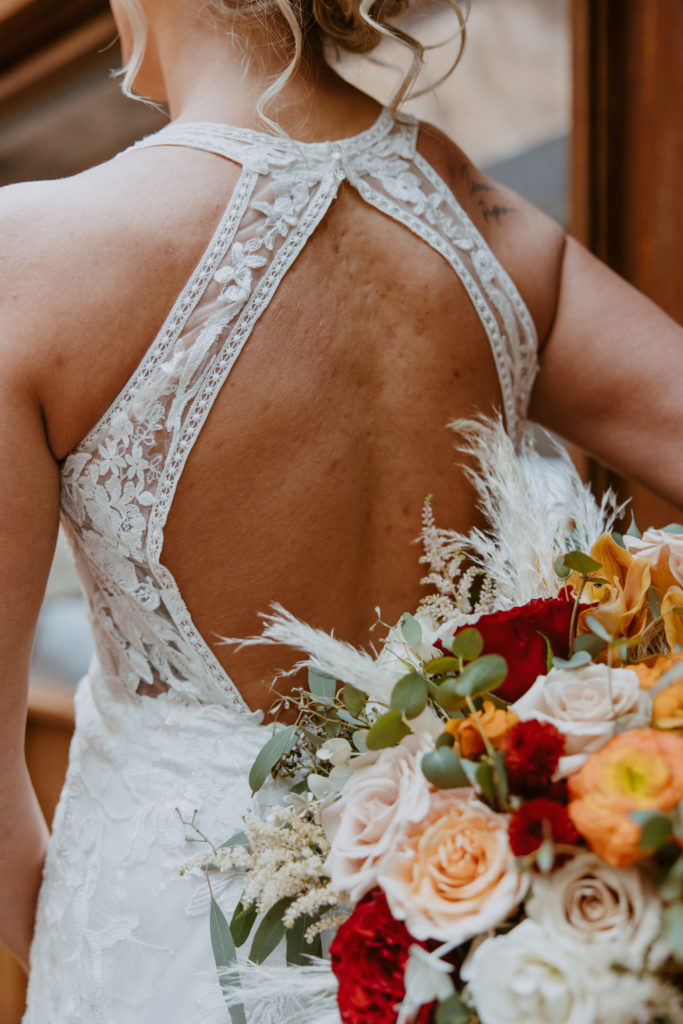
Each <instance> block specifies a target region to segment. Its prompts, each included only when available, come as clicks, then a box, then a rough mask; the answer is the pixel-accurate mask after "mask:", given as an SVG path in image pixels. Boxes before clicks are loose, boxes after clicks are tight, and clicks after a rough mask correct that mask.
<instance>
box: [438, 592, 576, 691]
mask: <svg viewBox="0 0 683 1024" xmlns="http://www.w3.org/2000/svg"><path fill="white" fill-rule="evenodd" d="M573 607H574V599H573V598H570V597H566V596H564V595H562V596H560V597H549V598H538V599H537V600H536V601H529V603H528V604H525V605H522V606H521V607H519V608H509V609H508V610H507V611H505V612H491V614H490V615H482V616H481V618H479V619H477V621H476V622H475V623H474V625H475V628H476V629H478V630H479V632H480V633H481V635H482V637H483V639H484V651H483V653H484V654H500V655H502V657H503V658H505V660H506V661H507V664H508V675H507V678H506V679H505V681H504V682H503V683H502V684H501V685H500V686H499V687H498V689H497V690H496V694H497V695H498V696H499V697H502V698H503V700H509V701H515V700H518V699H519V698H520V697H521V696H522V695H523V694H525V693H526V691H527V690H528V689H529V687H530V686H531V685H532V684H533V683H534V682H535V681H536V679H537V678H538V676H542V675H545V673H546V672H547V664H548V661H547V657H548V649H547V645H546V642H545V639H544V637H547V638H548V642H549V643H550V646H551V648H552V651H553V654H556V655H557V656H558V657H560V658H566V657H568V655H569V630H570V627H571V618H572V609H573ZM462 628H463V629H464V628H466V627H462ZM459 632H460V630H459V629H458V630H456V632H455V634H454V636H457V635H458V633H459Z"/></svg>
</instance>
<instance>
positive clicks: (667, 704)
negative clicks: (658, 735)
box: [652, 679, 683, 730]
mask: <svg viewBox="0 0 683 1024" xmlns="http://www.w3.org/2000/svg"><path fill="white" fill-rule="evenodd" d="M652 724H653V725H654V727H655V729H682V730H683V679H678V680H677V681H676V682H675V683H672V684H671V686H667V688H666V690H662V692H661V693H658V694H657V696H656V697H655V699H654V701H653V702H652Z"/></svg>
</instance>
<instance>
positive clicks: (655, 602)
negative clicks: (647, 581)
mask: <svg viewBox="0 0 683 1024" xmlns="http://www.w3.org/2000/svg"><path fill="white" fill-rule="evenodd" d="M647 603H648V605H649V608H650V614H651V615H652V618H653V619H659V618H661V615H662V609H661V607H660V604H659V598H658V597H657V591H656V590H655V588H654V587H650V589H649V590H648V592H647Z"/></svg>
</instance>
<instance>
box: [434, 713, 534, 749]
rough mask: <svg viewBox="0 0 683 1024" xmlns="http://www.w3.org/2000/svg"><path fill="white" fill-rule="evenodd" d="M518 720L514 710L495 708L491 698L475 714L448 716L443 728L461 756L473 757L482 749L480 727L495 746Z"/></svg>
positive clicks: (482, 742)
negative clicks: (451, 737) (455, 744)
mask: <svg viewBox="0 0 683 1024" xmlns="http://www.w3.org/2000/svg"><path fill="white" fill-rule="evenodd" d="M518 721H519V718H518V717H517V715H516V714H515V713H514V711H508V710H507V708H497V707H496V705H495V704H494V703H493V701H492V700H485V701H484V706H483V707H482V708H481V709H480V710H479V711H477V712H476V714H475V715H467V717H466V718H449V719H448V721H447V722H446V724H445V725H444V729H445V731H446V732H449V733H450V734H451V736H454V737H455V740H456V742H457V744H458V746H459V747H460V753H461V755H462V756H463V757H474V756H476V755H477V754H481V752H482V751H483V750H484V740H483V739H482V735H481V730H482V729H483V731H484V732H485V733H486V736H487V737H488V739H490V740H491V743H492V744H493V746H494V747H495V746H497V745H498V744H499V743H500V741H501V740H502V738H503V737H504V736H505V735H507V733H509V731H510V729H511V728H512V727H513V725H517V722H518Z"/></svg>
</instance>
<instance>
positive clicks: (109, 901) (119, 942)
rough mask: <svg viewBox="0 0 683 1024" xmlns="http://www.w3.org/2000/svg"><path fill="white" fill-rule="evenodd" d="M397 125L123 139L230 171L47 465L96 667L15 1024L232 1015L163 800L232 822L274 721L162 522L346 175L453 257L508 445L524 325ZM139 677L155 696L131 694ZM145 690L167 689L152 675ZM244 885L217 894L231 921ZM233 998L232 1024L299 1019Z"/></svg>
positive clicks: (189, 130) (521, 405) (458, 213)
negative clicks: (232, 377)
mask: <svg viewBox="0 0 683 1024" xmlns="http://www.w3.org/2000/svg"><path fill="white" fill-rule="evenodd" d="M416 136H417V128H416V125H415V123H414V122H413V121H411V120H408V119H401V120H399V119H396V118H394V116H393V115H392V114H391V113H389V112H388V111H384V112H383V113H382V115H381V116H380V118H379V120H378V121H377V122H376V123H375V125H374V126H373V127H372V128H370V129H369V130H368V131H366V132H363V133H361V134H360V135H357V136H355V137H353V138H350V139H343V140H341V141H338V142H325V143H314V144H301V143H298V142H295V141H291V140H287V139H284V140H283V139H275V138H272V137H270V136H267V135H263V134H261V133H259V132H251V131H244V130H239V129H235V128H230V127H225V126H221V125H209V124H175V125H171V126H169V127H168V128H166V129H164V130H163V131H161V132H159V133H158V134H156V135H154V136H152V137H151V138H149V139H147V140H143V141H142V142H141V143H139V144H138V145H139V146H150V145H152V146H156V145H181V146H192V147H196V148H199V149H203V150H209V151H211V152H214V153H217V154H219V155H222V156H224V157H226V158H228V159H230V160H233V161H235V162H236V163H238V164H240V165H241V168H242V171H241V176H240V179H239V182H238V185H237V187H236V188H235V190H234V192H233V194H232V196H231V199H230V202H229V203H228V206H227V209H226V211H225V213H224V216H223V217H222V220H221V222H220V224H219V225H218V227H217V229H216V231H215V233H214V236H213V238H212V240H211V242H210V244H209V246H208V247H207V249H206V252H205V253H204V255H203V257H202V258H201V260H200V262H199V264H198V266H197V268H196V269H195V271H194V273H193V274H192V277H191V278H190V280H189V281H188V283H187V285H186V287H185V288H184V289H183V291H182V293H181V295H180V296H179V298H178V300H177V301H176V303H175V305H174V307H173V309H172V311H171V313H170V314H169V316H168V318H167V321H166V323H165V324H164V326H163V328H162V330H161V331H160V332H159V334H158V336H157V338H156V339H155V340H154V342H153V344H152V345H151V347H150V348H149V350H148V351H147V353H146V355H145V356H144V358H143V360H142V362H141V363H140V365H139V367H138V369H137V370H136V371H135V373H134V374H133V376H132V377H131V379H130V380H129V382H128V383H127V384H126V386H125V387H124V388H123V390H122V391H121V393H120V395H119V396H118V397H117V398H116V399H115V401H114V402H113V404H112V405H111V407H110V409H109V410H108V412H107V413H106V414H105V415H104V416H103V418H102V419H101V420H100V422H99V423H98V424H97V425H96V426H95V427H94V428H93V430H91V431H90V433H89V434H88V435H87V437H85V438H84V439H83V441H82V442H81V443H80V444H79V445H78V446H77V448H76V449H75V450H74V451H73V452H72V453H71V454H70V455H69V456H68V457H67V458H66V459H65V461H64V464H63V467H62V508H63V515H64V523H65V528H66V531H67V534H68V536H69V537H70V540H71V544H72V547H73V550H74V555H75V558H76V562H77V566H78V568H79V572H80V575H81V579H82V581H83V584H84V588H85V590H86V594H87V598H88V604H89V608H90V615H91V620H92V626H93V631H94V635H95V641H96V650H97V655H96V660H95V663H94V665H93V669H92V671H91V673H90V675H89V677H88V678H86V679H85V680H83V682H82V683H81V685H80V687H79V693H78V700H77V711H78V714H77V729H76V735H75V738H74V743H73V745H72V750H71V757H70V766H69V773H68V777H67V783H66V786H65V788H64V792H63V794H62V798H61V800H60V804H59V807H58V810H57V814H56V817H55V822H54V828H53V836H52V840H51V843H50V847H49V851H48V857H47V862H46V869H45V877H44V883H43V887H42V889H41V895H40V900H39V906H38V915H37V925H36V934H35V939H34V944H33V950H32V971H31V979H30V985H29V999H28V1009H27V1013H26V1016H25V1018H24V1020H25V1024H45V1022H46V1021H50V1022H51V1024H175V1022H180V1021H190V1022H195V1021H196V1022H198V1021H201V1022H202V1024H219V1022H220V1024H229V1018H228V1014H227V1011H226V1008H225V1005H224V1004H223V1001H222V998H221V995H220V991H219V988H218V984H217V981H216V974H215V971H214V969H213V960H212V954H211V948H210V942H209V932H208V923H207V917H208V903H207V890H206V883H205V881H204V879H203V878H194V879H193V878H180V876H179V868H180V865H181V864H182V863H183V861H185V860H186V859H187V858H188V854H189V852H190V851H191V850H192V848H191V847H190V848H188V847H187V845H186V844H185V841H184V829H183V828H182V826H181V825H180V822H179V819H178V816H177V814H176V813H175V808H176V807H177V808H179V809H180V811H181V813H182V814H183V815H184V816H187V817H190V816H191V815H192V813H193V811H194V810H198V811H199V818H198V821H199V822H200V823H201V827H202V829H203V831H204V832H205V833H206V834H207V835H209V836H212V837H215V838H216V839H218V840H219V841H222V840H223V839H224V838H225V837H227V836H229V835H231V834H232V833H233V832H234V831H237V830H238V829H239V828H240V822H241V818H242V816H243V814H244V813H245V811H246V809H247V807H248V806H249V802H250V793H249V786H248V782H247V777H248V772H249V767H250V765H251V763H252V761H253V759H254V757H255V755H256V753H257V752H258V750H259V749H260V747H261V746H262V744H263V743H264V742H265V739H266V738H267V737H268V735H269V734H270V730H268V729H267V728H266V727H265V726H263V725H262V724H261V716H260V714H258V713H257V714H253V713H250V712H249V710H248V708H247V706H246V705H245V703H244V701H243V699H242V697H241V696H240V694H239V692H238V690H237V689H236V687H235V686H234V685H233V683H232V682H231V680H230V678H229V677H228V675H227V674H226V672H225V671H224V670H223V668H222V667H221V665H220V663H219V662H218V661H217V659H216V658H215V656H214V654H213V652H212V651H211V649H210V647H209V646H208V645H207V643H206V642H205V641H204V639H203V638H202V637H201V635H200V634H199V633H198V631H197V630H196V628H195V626H194V624H193V622H192V619H191V617H190V614H189V612H188V609H187V607H186V606H185V603H184V601H183V599H182V597H181V594H180V591H179V589H178V586H177V585H176V582H175V580H174V578H173V576H172V575H171V573H170V572H169V571H168V570H167V569H166V568H165V567H164V566H163V565H161V564H160V557H161V552H162V547H163V531H164V526H165V523H166V520H167V516H168V513H169V508H170V506H171V503H172V501H173V496H174V493H175V489H176V486H177V483H178V480H179V478H180V476H181V474H182V471H183V467H184V465H185V462H186V460H187V457H188V454H189V452H190V451H191V449H192V446H193V444H194V443H195V441H196V439H197V437H198V435H199V433H200V431H201V428H202V426H203V424H204V422H205V420H206V417H207V416H208V414H209V411H210V409H211V407H212V403H213V401H214V399H215V398H216V395H217V394H218V392H219V391H220V389H221V387H222V386H223V384H224V383H225V380H226V378H227V376H228V374H229V373H230V369H231V367H232V366H233V365H234V363H235V360H236V359H237V357H238V355H239V353H240V351H241V349H242V347H243V346H244V345H245V343H246V342H247V341H248V339H249V336H250V334H251V331H252V330H253V328H254V325H255V324H256V322H257V321H258V318H259V317H260V316H261V314H262V313H263V311H264V310H265V309H266V307H267V306H268V303H269V301H270V299H271V297H272V296H273V294H274V293H275V290H276V289H277V287H278V285H279V283H280V282H281V281H282V279H283V277H284V275H285V274H286V273H287V270H288V268H289V267H290V266H291V265H292V263H293V262H294V260H295V259H296V257H297V255H298V254H299V253H300V252H301V250H302V248H303V247H304V246H305V244H306V242H307V240H308V239H309V238H310V237H311V235H312V233H313V232H314V230H315V228H316V226H317V225H318V224H319V223H320V221H321V220H322V218H323V217H324V216H325V214H326V212H327V210H328V209H329V207H330V204H331V203H332V201H333V200H334V198H335V196H336V194H337V192H338V189H339V187H340V184H341V183H342V182H348V183H349V184H350V185H351V186H352V187H353V188H355V189H356V190H357V192H358V194H359V195H360V196H361V197H362V198H363V200H365V202H367V203H368V204H369V205H371V206H373V207H375V208H377V209H378V210H380V211H382V212H383V213H384V214H386V215H387V216H389V217H391V218H393V219H394V220H395V221H398V222H400V223H401V224H403V225H405V227H406V228H407V229H409V230H410V231H412V232H413V233H414V234H415V235H417V236H419V237H420V238H421V239H423V240H424V241H425V242H426V243H427V244H428V245H430V246H431V247H432V248H433V249H434V250H436V251H437V252H439V253H440V254H441V255H442V256H443V257H444V259H445V260H447V262H448V263H449V264H450V266H451V267H452V268H453V270H454V272H455V274H456V275H457V277H458V278H459V279H460V281H461V282H462V284H463V286H464V287H465V289H466V290H467V293H468V295H469V297H470V299H471V301H472V304H473V306H474V308H475V309H476V311H477V313H478V315H479V317H480V319H481V322H482V324H483V325H484V328H485V330H486V333H487V336H488V338H489V341H490V344H491V349H492V352H493V355H494V358H495V362H496V366H497V368H498V374H499V378H500V385H501V392H502V401H503V407H504V411H505V416H506V422H507V427H508V431H509V432H510V434H511V435H513V436H515V437H516V436H517V435H518V433H519V431H520V428H521V425H522V422H523V420H524V417H525V414H526V407H527V402H528V397H529V394H530V391H531V386H532V383H533V379H534V375H535V372H536V337H535V332H534V327H533V324H532V322H531V319H530V317H529V314H528V312H527V310H526V308H525V306H524V304H523V302H522V300H521V298H520V296H519V294H518V292H517V290H516V288H515V286H514V285H513V283H512V282H511V281H510V279H509V277H508V276H507V274H506V273H505V271H504V270H503V269H502V267H501V266H500V264H499V263H498V262H497V261H496V259H495V258H494V256H493V254H492V253H491V251H490V249H489V248H488V246H487V244H486V243H485V241H484V240H483V238H482V237H481V235H480V234H479V232H478V231H477V230H476V229H475V227H474V226H473V224H472V222H471V221H470V220H469V218H468V217H467V216H466V214H465V213H464V211H463V210H462V209H461V207H460V206H459V204H458V203H457V201H456V200H455V198H454V197H453V196H452V194H451V193H450V191H449V189H448V188H447V186H446V185H445V184H444V182H443V181H442V180H441V179H440V178H439V177H438V175H437V174H436V173H435V172H434V171H433V169H432V168H431V167H430V166H429V165H428V164H427V163H426V162H425V161H424V160H423V159H422V157H421V156H420V155H419V154H418V153H417V151H416ZM141 684H143V687H144V685H145V684H147V686H152V687H155V686H156V687H157V692H158V690H159V689H161V690H162V692H161V693H160V694H159V695H158V696H157V697H156V699H154V700H149V699H147V698H146V697H144V696H141V695H140V693H141V692H145V691H144V690H142V691H141V690H140V687H141ZM157 684H162V685H161V687H158V686H157ZM239 891H240V885H239V880H235V881H234V883H231V887H228V889H226V891H225V892H223V893H218V892H217V893H216V895H217V898H220V899H221V902H222V905H223V909H224V912H225V913H226V914H227V916H230V914H231V913H232V910H233V909H234V907H235V905H236V903H237V900H238V898H239ZM281 1002H282V1000H281V1001H280V1002H278V1005H272V1004H269V1005H259V1006H255V1007H247V1020H248V1022H249V1024H286V1022H293V1021H295V1020H297V1019H299V1017H300V1009H301V1007H297V1005H296V1003H297V1000H296V998H294V997H292V998H289V997H288V1000H287V1005H286V1006H285V1005H284V1004H283V1005H280V1003H281Z"/></svg>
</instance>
